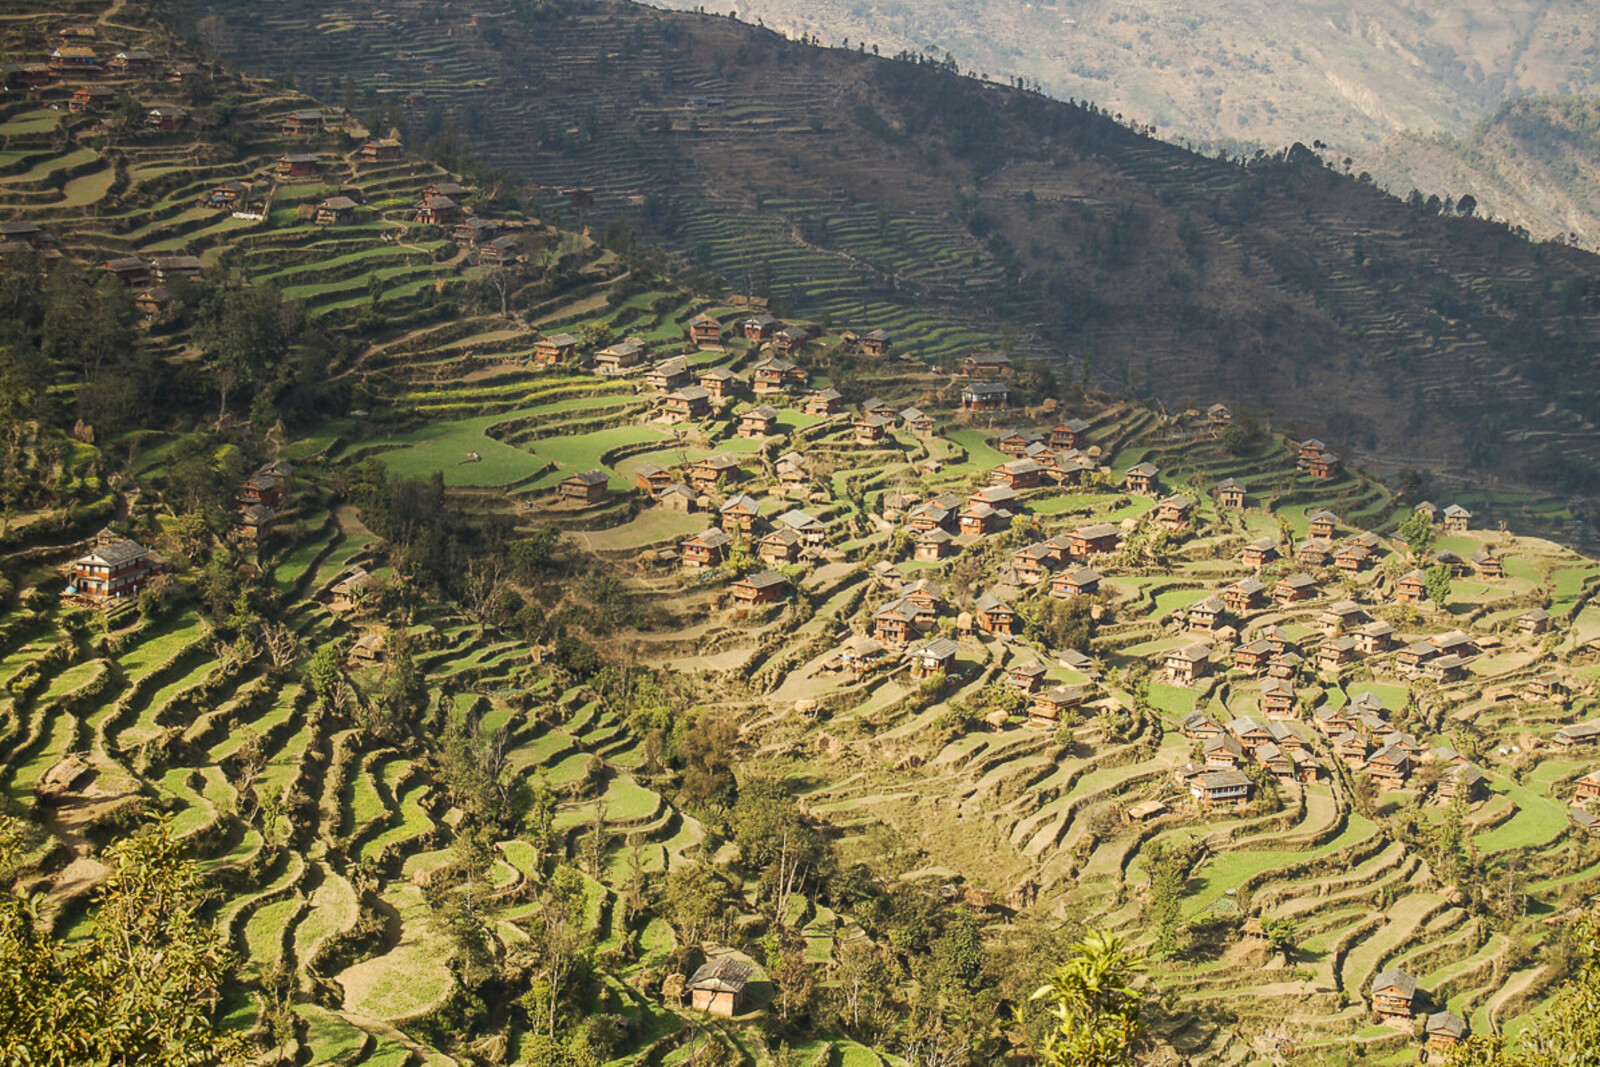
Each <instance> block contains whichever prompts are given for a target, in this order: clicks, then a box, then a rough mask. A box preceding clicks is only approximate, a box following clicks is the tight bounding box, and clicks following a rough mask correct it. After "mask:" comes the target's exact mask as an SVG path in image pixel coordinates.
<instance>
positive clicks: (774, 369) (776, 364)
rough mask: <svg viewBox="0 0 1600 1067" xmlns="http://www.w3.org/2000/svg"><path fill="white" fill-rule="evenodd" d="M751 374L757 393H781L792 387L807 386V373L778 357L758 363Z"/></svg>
mask: <svg viewBox="0 0 1600 1067" xmlns="http://www.w3.org/2000/svg"><path fill="white" fill-rule="evenodd" d="M750 374H751V378H752V379H753V381H754V388H755V391H756V392H757V393H781V392H783V391H784V390H786V389H788V388H789V387H790V386H791V385H795V386H803V385H805V384H806V378H807V375H806V372H805V371H803V370H801V369H800V368H799V367H797V366H795V365H794V364H793V363H790V362H789V361H788V360H786V359H780V358H779V357H777V356H773V357H772V358H770V359H764V360H762V361H761V362H760V363H757V364H756V365H755V366H754V367H753V368H751V371H750Z"/></svg>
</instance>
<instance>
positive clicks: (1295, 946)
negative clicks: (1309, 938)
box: [1261, 919, 1300, 963]
mask: <svg viewBox="0 0 1600 1067" xmlns="http://www.w3.org/2000/svg"><path fill="white" fill-rule="evenodd" d="M1261 931H1262V933H1264V934H1266V935H1267V948H1269V949H1271V950H1272V951H1273V952H1281V953H1283V962H1285V963H1293V962H1294V957H1295V953H1296V952H1298V951H1299V946H1300V928H1299V927H1298V926H1296V925H1295V924H1294V923H1293V922H1291V921H1290V920H1288V919H1263V920H1262V921H1261Z"/></svg>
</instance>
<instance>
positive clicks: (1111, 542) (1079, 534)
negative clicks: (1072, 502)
mask: <svg viewBox="0 0 1600 1067" xmlns="http://www.w3.org/2000/svg"><path fill="white" fill-rule="evenodd" d="M1067 541H1068V544H1069V545H1070V546H1071V549H1072V556H1073V558H1074V559H1087V558H1089V557H1090V556H1103V555H1109V554H1110V553H1113V552H1115V551H1116V550H1117V546H1118V545H1119V544H1120V543H1121V542H1122V531H1121V530H1120V529H1118V528H1117V526H1116V525H1114V524H1113V523H1109V522H1099V523H1092V524H1090V525H1088V526H1080V527H1078V528H1077V529H1076V530H1073V531H1072V532H1071V533H1069V534H1067Z"/></svg>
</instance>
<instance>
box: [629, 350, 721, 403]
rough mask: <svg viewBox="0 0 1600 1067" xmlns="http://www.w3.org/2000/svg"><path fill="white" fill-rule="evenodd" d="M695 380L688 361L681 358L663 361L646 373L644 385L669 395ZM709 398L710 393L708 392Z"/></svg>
mask: <svg viewBox="0 0 1600 1067" xmlns="http://www.w3.org/2000/svg"><path fill="white" fill-rule="evenodd" d="M693 379H694V374H693V373H691V372H690V370H689V364H688V361H687V360H685V359H683V357H681V356H673V357H672V358H671V359H663V360H661V361H660V362H659V363H657V364H656V365H655V366H653V367H651V368H650V369H649V370H647V371H645V372H644V384H645V388H647V389H654V390H656V391H657V392H662V393H669V392H671V391H672V390H674V389H682V388H683V387H684V386H686V385H688V384H689V383H690V382H691V381H692V380H693ZM707 395H708V396H709V395H710V393H709V392H708V393H707Z"/></svg>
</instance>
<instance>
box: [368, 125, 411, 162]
mask: <svg viewBox="0 0 1600 1067" xmlns="http://www.w3.org/2000/svg"><path fill="white" fill-rule="evenodd" d="M405 153H406V148H405V144H404V143H403V142H402V141H401V140H400V131H399V130H395V129H391V130H390V131H389V136H387V137H377V138H374V139H372V140H370V141H368V142H367V143H366V144H364V145H362V146H361V161H362V162H363V163H393V162H394V161H395V160H397V159H400V158H401V157H403V156H404V155H405Z"/></svg>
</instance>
